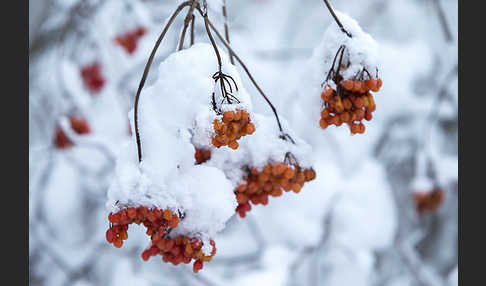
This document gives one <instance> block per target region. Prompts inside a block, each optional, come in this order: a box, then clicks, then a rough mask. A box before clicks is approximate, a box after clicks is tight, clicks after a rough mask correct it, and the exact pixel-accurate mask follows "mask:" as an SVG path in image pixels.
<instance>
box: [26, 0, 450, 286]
mask: <svg viewBox="0 0 486 286" xmlns="http://www.w3.org/2000/svg"><path fill="white" fill-rule="evenodd" d="M181 2H182V1H174V0H171V1H156V0H103V1H99V0H85V1H79V0H35V1H34V0H32V1H29V4H30V6H29V18H30V23H29V68H30V74H29V90H30V94H29V108H30V112H29V122H30V130H29V134H30V137H29V158H30V160H29V161H30V162H29V163H30V167H29V198H30V199H29V212H30V213H29V257H30V261H29V265H30V270H29V278H30V283H31V285H54V286H55V285H77V286H81V285H83V286H84V285H117V286H120V285H137V286H142V285H143V286H144V285H234V286H240V285H329V286H334V285H353V286H358V285H363V286H364V285H392V286H408V285H410V286H412V285H447V286H449V285H457V283H458V282H457V276H458V273H457V263H458V254H457V242H458V240H457V237H458V234H457V202H458V183H457V182H458V174H457V173H458V171H457V164H458V161H457V159H458V150H457V144H458V116H457V111H458V88H457V86H458V83H457V61H458V58H457V39H458V34H457V33H458V24H457V20H458V17H457V11H458V3H457V1H454V0H388V1H385V0H369V1H360V0H339V1H331V4H332V5H333V7H334V8H335V9H336V10H339V11H341V12H343V13H346V14H348V15H349V16H351V17H353V18H354V19H356V20H357V21H358V22H359V24H360V25H361V27H362V28H363V29H364V31H365V32H367V33H369V34H371V35H372V36H373V38H374V39H375V40H376V41H377V42H378V43H379V46H380V50H379V55H380V59H379V60H380V66H381V70H380V77H381V78H382V79H383V82H384V84H383V88H382V90H381V91H380V92H379V93H377V94H376V96H375V100H376V104H377V110H376V112H375V113H374V118H373V120H372V121H371V122H369V123H367V128H366V133H365V134H364V135H355V136H351V135H350V133H349V130H348V128H346V127H344V126H342V127H340V128H335V127H330V128H328V129H326V130H325V131H323V130H321V129H319V128H318V125H317V124H318V119H316V122H315V124H316V126H317V128H316V126H309V124H308V122H307V121H306V120H301V117H304V115H305V112H306V109H305V106H302V105H299V101H300V100H299V98H300V97H302V96H320V95H319V94H306V93H305V91H306V89H307V88H308V87H306V86H303V84H304V83H305V82H306V80H305V78H306V70H308V66H309V64H310V63H309V60H310V58H311V56H312V53H313V49H314V48H315V47H316V46H317V45H318V44H319V42H320V41H321V39H322V36H323V33H324V31H325V29H326V28H327V27H328V26H329V25H331V24H332V25H335V24H334V22H333V21H332V18H331V15H330V14H329V12H328V10H327V9H326V7H325V5H324V3H323V1H321V0H312V1H311V0H306V1H299V0H239V1H238V0H227V2H228V3H227V5H228V16H229V26H230V39H231V44H232V46H233V48H234V49H235V51H236V52H237V53H238V54H239V56H240V57H241V58H242V59H243V60H244V61H245V62H246V64H247V66H248V68H249V69H250V70H251V72H252V73H253V75H254V77H255V78H256V80H257V81H258V83H259V84H260V85H261V87H262V88H263V90H264V91H265V92H266V94H267V95H268V97H269V98H270V99H271V100H272V102H273V103H274V104H275V105H276V107H277V110H278V111H279V113H280V115H281V116H282V117H284V118H286V119H287V120H288V121H289V123H290V125H291V126H292V129H293V130H294V131H295V132H297V133H298V134H299V136H300V137H301V138H303V139H304V140H306V141H307V142H308V143H309V144H310V145H311V146H312V148H313V150H312V151H313V152H312V156H315V158H317V159H316V161H317V164H316V165H315V166H314V169H315V170H316V172H317V178H316V180H314V181H312V182H310V183H308V184H306V186H305V187H304V188H303V190H302V191H301V192H300V193H299V194H294V193H287V194H284V196H282V197H281V198H278V199H271V200H270V203H269V204H268V205H267V206H257V207H254V208H253V210H252V211H251V212H250V213H249V214H248V216H247V218H245V219H240V218H239V217H238V216H237V215H235V216H233V217H232V219H231V220H230V221H229V222H228V223H227V226H226V228H225V229H224V231H223V232H221V233H220V234H219V235H218V236H216V238H215V240H216V243H217V248H218V253H217V254H216V256H215V257H214V259H213V260H212V261H211V262H210V263H207V264H205V268H204V269H203V270H202V271H201V272H200V273H199V274H197V275H195V274H193V273H192V270H191V268H190V267H189V266H187V265H182V266H181V265H179V266H177V267H175V266H172V265H169V264H166V263H163V262H162V261H161V259H151V260H150V261H149V262H143V261H142V259H141V258H140V253H141V251H142V250H143V249H144V248H145V246H146V243H147V237H146V236H145V234H144V231H143V230H142V228H141V227H140V228H137V227H132V228H131V229H130V230H129V239H128V240H127V241H126V243H125V244H124V246H123V248H121V249H115V248H114V247H113V246H111V245H109V244H108V243H107V242H106V240H105V231H106V229H107V225H108V221H107V215H108V211H107V209H106V207H105V203H106V195H107V190H108V187H109V185H110V183H111V180H112V177H113V172H114V167H115V158H116V154H117V152H118V150H119V148H120V147H121V145H122V143H124V142H126V141H127V140H129V138H130V131H129V123H128V111H129V110H130V109H131V108H132V107H133V101H134V96H135V93H136V89H137V87H138V83H139V81H140V78H141V75H142V72H143V68H144V66H145V63H146V61H147V58H148V56H149V54H150V51H151V49H152V47H153V45H154V43H155V41H156V39H157V37H158V35H159V33H160V31H161V29H162V28H163V26H164V23H165V21H166V20H167V18H168V17H169V16H170V14H171V13H172V12H173V11H174V9H175V8H176V7H177V5H178V4H180V3H181ZM209 2H210V5H211V7H210V8H211V9H210V12H209V16H210V18H211V20H212V21H213V22H214V23H215V24H216V25H217V27H218V28H219V30H220V31H223V17H222V14H221V7H220V6H219V4H220V3H219V1H218V0H212V1H209ZM184 16H185V13H182V14H181V16H180V17H179V18H178V19H177V20H176V22H175V23H174V26H173V27H172V28H171V29H170V30H169V32H168V34H167V36H166V39H165V40H164V42H163V44H162V45H161V47H160V48H159V50H158V52H157V56H156V59H155V61H154V65H153V67H152V72H151V75H150V76H149V79H148V83H147V85H150V84H151V83H152V82H153V79H154V76H155V75H156V72H154V71H156V70H157V66H158V64H159V63H160V62H161V61H163V60H164V59H165V58H166V57H167V56H168V55H169V54H170V53H172V52H174V51H175V50H176V48H177V44H178V39H179V35H180V31H181V29H182V26H183V19H184ZM140 28H141V29H140ZM195 35H196V42H207V37H206V35H205V33H204V26H203V25H202V21H201V20H200V18H199V20H198V21H196V27H195ZM134 43H135V44H134ZM94 63H95V65H93V64H94ZM238 69H239V70H240V74H241V77H242V79H243V81H244V84H245V87H246V88H247V90H248V92H249V93H250V95H251V97H252V101H253V105H254V110H255V111H257V112H259V113H261V114H266V115H271V110H270V108H268V105H266V103H265V102H264V100H263V98H261V97H260V95H259V94H258V93H257V91H256V89H255V88H254V87H253V86H252V85H251V83H250V82H249V80H248V78H247V77H246V76H245V75H244V73H243V71H242V70H241V68H239V67H238ZM83 71H84V72H83ZM68 118H78V119H81V120H78V125H81V127H79V126H78V127H79V128H81V129H80V130H82V129H83V128H84V131H86V132H84V133H86V134H83V132H82V131H79V130H77V129H76V128H77V127H76V126H73V128H72V129H71V128H70V127H69V123H67V122H69V121H68ZM79 128H78V129H79ZM87 129H89V130H87ZM73 131H74V132H73ZM88 131H89V132H88ZM433 189H440V190H441V194H442V195H443V201H442V203H441V204H440V205H439V206H438V207H437V208H431V209H430V210H428V211H427V210H426V211H423V212H420V211H419V209H420V208H421V205H418V204H417V198H418V197H420V196H419V195H418V194H425V195H427V194H429V195H430V194H431V192H432V190H433ZM425 197H426V196H425Z"/></svg>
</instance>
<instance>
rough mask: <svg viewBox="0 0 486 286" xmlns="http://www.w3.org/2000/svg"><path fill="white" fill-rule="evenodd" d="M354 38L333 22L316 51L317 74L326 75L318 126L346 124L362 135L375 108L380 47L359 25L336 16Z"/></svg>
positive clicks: (343, 17) (343, 15)
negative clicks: (365, 122)
mask: <svg viewBox="0 0 486 286" xmlns="http://www.w3.org/2000/svg"><path fill="white" fill-rule="evenodd" d="M337 15H338V17H339V18H340V19H341V21H342V23H343V25H344V26H345V27H346V29H347V31H348V32H350V34H351V37H349V36H348V35H347V34H346V33H343V32H342V31H341V29H340V28H339V27H338V26H337V24H335V23H332V24H331V26H330V27H329V28H328V29H327V30H326V32H325V33H324V38H323V39H322V42H321V44H320V45H319V46H318V47H317V48H316V49H315V51H314V55H313V61H315V62H316V63H318V68H317V72H318V73H319V74H320V75H324V78H323V81H322V84H321V87H322V89H321V99H322V101H321V105H323V107H324V108H323V109H322V111H321V119H320V121H319V125H320V127H321V128H322V129H326V128H327V127H328V126H329V125H336V126H341V125H342V124H343V123H347V124H348V126H349V129H350V131H351V133H352V134H357V133H360V134H363V133H364V132H365V126H364V124H363V123H362V122H361V121H362V120H363V119H366V120H367V121H370V120H371V119H372V117H373V116H372V112H374V111H375V109H376V105H375V102H374V98H373V95H372V93H371V92H378V91H379V90H380V88H381V86H382V80H381V79H380V78H379V76H378V66H377V59H378V45H377V43H376V42H375V41H374V40H373V39H372V38H371V36H370V35H369V34H366V33H365V32H363V30H362V29H361V27H360V26H359V25H358V23H357V22H356V21H355V20H353V19H352V18H350V17H349V16H347V15H345V14H342V13H337Z"/></svg>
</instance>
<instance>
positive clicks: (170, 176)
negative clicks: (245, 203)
mask: <svg viewBox="0 0 486 286" xmlns="http://www.w3.org/2000/svg"><path fill="white" fill-rule="evenodd" d="M221 56H222V57H223V58H225V57H227V56H226V55H225V54H224V53H222V51H221ZM227 62H228V60H224V67H223V71H224V72H225V73H228V74H231V75H232V76H233V77H234V79H235V81H237V82H238V83H241V81H240V79H239V77H238V75H237V74H236V70H235V68H234V67H233V66H232V65H230V64H228V63H227ZM217 70H218V65H217V61H216V58H215V55H214V51H213V50H212V47H211V46H210V45H208V44H196V45H194V46H193V47H191V48H190V49H187V50H183V51H180V52H177V53H174V54H172V55H171V56H169V57H168V58H167V59H166V60H165V61H163V62H162V63H161V64H160V67H159V72H158V75H157V81H156V82H155V83H154V84H153V85H152V86H150V87H147V88H146V89H144V90H143V91H142V93H141V95H140V100H139V107H138V129H139V130H138V131H139V134H140V140H141V149H142V150H141V152H142V162H141V163H139V162H138V157H137V145H136V137H135V136H133V137H132V139H131V141H130V142H129V144H128V145H127V146H125V148H124V150H123V151H122V152H121V153H120V156H119V158H118V161H117V168H116V174H115V179H114V181H113V184H112V185H111V187H110V190H109V192H108V199H109V200H108V207H109V209H110V211H117V210H119V209H120V208H124V207H127V206H130V207H137V206H146V207H156V208H159V209H167V208H169V209H171V210H173V211H176V210H180V211H181V212H182V213H184V214H185V216H184V219H183V220H181V221H180V224H179V226H178V227H177V231H174V234H184V235H192V236H193V237H194V236H197V235H199V236H204V237H212V236H214V235H215V233H216V232H217V231H219V230H221V229H222V228H223V227H224V224H225V222H226V221H227V220H228V219H229V218H230V217H231V216H232V215H233V214H234V209H235V207H236V201H235V198H234V195H233V186H232V184H231V183H230V181H228V179H226V177H225V175H224V173H223V172H222V171H221V170H219V169H217V168H214V167H210V166H197V165H194V163H195V159H194V152H195V150H194V145H193V144H192V140H193V137H195V135H196V134H197V133H198V132H200V131H199V130H197V129H193V127H194V125H195V124H194V121H195V120H198V119H199V118H200V117H201V115H200V114H206V115H207V114H208V112H207V111H212V109H211V102H210V98H211V94H212V92H213V90H214V80H213V79H212V75H213V74H214V72H215V71H217ZM237 96H238V97H239V98H241V99H242V102H245V103H246V107H249V106H250V104H248V103H249V96H248V95H247V94H246V93H245V91H244V89H243V88H241V89H240V92H239V93H238V94H237ZM133 112H134V111H133V110H132V111H131V112H130V113H129V118H130V120H131V121H132V122H131V125H132V126H134V122H133V119H132V118H133ZM207 116H209V115H207ZM210 126H211V125H208V126H207V127H208V128H209V127H210Z"/></svg>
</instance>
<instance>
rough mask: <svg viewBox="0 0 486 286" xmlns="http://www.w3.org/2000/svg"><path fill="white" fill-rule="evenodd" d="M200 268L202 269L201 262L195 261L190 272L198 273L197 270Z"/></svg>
mask: <svg viewBox="0 0 486 286" xmlns="http://www.w3.org/2000/svg"><path fill="white" fill-rule="evenodd" d="M202 268H203V262H202V261H201V260H196V262H194V265H193V267H192V270H193V271H194V273H198V272H199V270H201V269H202Z"/></svg>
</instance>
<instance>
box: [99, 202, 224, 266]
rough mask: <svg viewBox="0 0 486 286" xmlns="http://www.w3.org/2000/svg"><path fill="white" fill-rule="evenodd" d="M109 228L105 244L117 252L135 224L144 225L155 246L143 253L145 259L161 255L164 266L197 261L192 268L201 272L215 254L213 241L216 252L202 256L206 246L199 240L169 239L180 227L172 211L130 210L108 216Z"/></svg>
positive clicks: (187, 238)
mask: <svg viewBox="0 0 486 286" xmlns="http://www.w3.org/2000/svg"><path fill="white" fill-rule="evenodd" d="M108 220H109V222H110V228H109V229H108V230H107V231H106V240H107V241H108V242H109V243H112V244H113V245H114V246H115V247H116V248H120V247H122V246H123V241H124V240H126V239H128V233H127V230H128V226H129V225H130V224H132V223H136V224H138V225H140V224H143V225H144V226H145V227H146V228H147V231H146V234H147V235H148V236H150V238H151V241H152V245H151V247H150V248H148V249H146V250H144V251H143V252H142V259H143V260H144V261H147V260H148V259H149V258H150V257H151V256H156V255H157V254H160V255H161V256H162V258H163V261H164V262H171V263H173V264H174V265H178V264H179V263H181V262H183V263H186V264H188V263H190V262H191V261H192V259H194V260H196V261H195V263H194V266H193V269H194V272H198V271H199V270H200V269H202V265H203V261H204V262H206V261H210V260H211V258H212V257H213V256H214V254H216V247H215V243H214V241H212V240H211V242H210V243H211V246H212V247H213V251H212V253H211V255H210V256H205V255H204V253H203V252H202V246H203V242H202V241H201V240H199V239H195V238H192V239H191V238H189V237H186V236H177V237H176V238H169V237H168V234H169V232H170V231H171V229H174V228H176V227H177V225H178V224H179V216H178V215H177V214H175V213H173V212H172V211H171V210H170V209H166V210H161V209H157V208H154V209H149V208H147V207H143V206H142V207H138V208H127V209H123V210H120V211H118V212H116V213H110V214H109V215H108Z"/></svg>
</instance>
